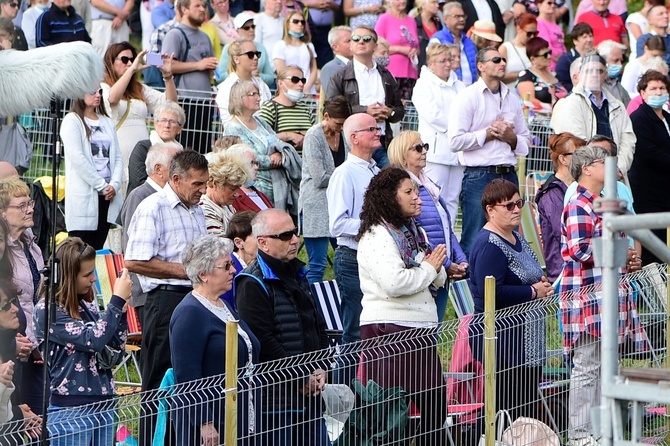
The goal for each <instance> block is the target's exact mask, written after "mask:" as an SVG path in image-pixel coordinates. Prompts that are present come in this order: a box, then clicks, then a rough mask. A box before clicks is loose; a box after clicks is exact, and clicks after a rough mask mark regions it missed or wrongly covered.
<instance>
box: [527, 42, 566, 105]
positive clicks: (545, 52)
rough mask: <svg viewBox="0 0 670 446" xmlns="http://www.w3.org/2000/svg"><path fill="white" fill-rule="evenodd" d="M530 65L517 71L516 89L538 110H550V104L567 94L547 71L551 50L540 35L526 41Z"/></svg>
mask: <svg viewBox="0 0 670 446" xmlns="http://www.w3.org/2000/svg"><path fill="white" fill-rule="evenodd" d="M526 55H527V56H528V59H529V60H530V67H529V68H528V69H527V70H523V71H521V72H520V73H519V81H518V83H517V85H516V89H517V91H518V92H519V95H520V96H521V99H522V100H523V101H525V102H527V101H530V102H531V103H532V105H533V107H534V108H535V109H536V110H538V111H545V112H550V111H551V106H552V105H553V104H554V103H555V102H556V101H557V100H558V99H560V98H563V97H565V96H567V94H568V92H567V90H566V89H565V88H564V87H563V86H562V85H561V84H560V82H558V79H556V76H554V75H553V74H552V72H551V71H549V65H550V64H551V55H552V52H551V50H550V49H549V43H548V42H547V41H546V40H544V39H543V38H542V37H533V38H532V39H530V40H529V41H528V42H527V43H526Z"/></svg>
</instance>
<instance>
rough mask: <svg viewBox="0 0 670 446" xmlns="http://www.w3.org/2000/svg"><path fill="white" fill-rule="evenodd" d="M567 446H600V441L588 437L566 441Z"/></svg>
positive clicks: (590, 436)
mask: <svg viewBox="0 0 670 446" xmlns="http://www.w3.org/2000/svg"><path fill="white" fill-rule="evenodd" d="M568 446H600V441H599V440H597V439H596V438H595V437H593V436H592V435H589V436H588V437H583V438H574V439H572V440H568Z"/></svg>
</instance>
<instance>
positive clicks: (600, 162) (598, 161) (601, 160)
mask: <svg viewBox="0 0 670 446" xmlns="http://www.w3.org/2000/svg"><path fill="white" fill-rule="evenodd" d="M594 164H605V160H604V159H602V158H598V159H595V160H593V161H591V162H590V163H589V164H587V166H592V165H594Z"/></svg>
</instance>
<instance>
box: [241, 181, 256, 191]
mask: <svg viewBox="0 0 670 446" xmlns="http://www.w3.org/2000/svg"><path fill="white" fill-rule="evenodd" d="M255 183H256V180H252V181H250V182H248V183H247V184H245V185H244V187H246V188H248V189H251V188H252V187H254V184H255Z"/></svg>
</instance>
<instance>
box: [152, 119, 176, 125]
mask: <svg viewBox="0 0 670 446" xmlns="http://www.w3.org/2000/svg"><path fill="white" fill-rule="evenodd" d="M156 123H157V124H170V125H181V124H180V123H179V121H175V120H174V119H168V118H158V119H156Z"/></svg>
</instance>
